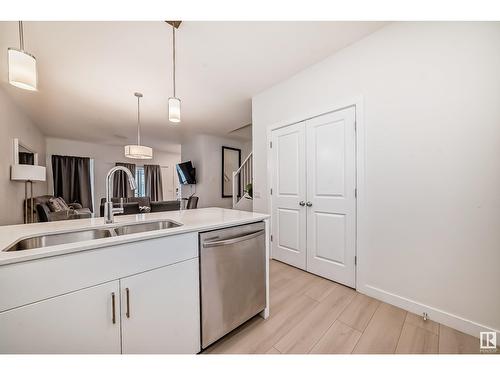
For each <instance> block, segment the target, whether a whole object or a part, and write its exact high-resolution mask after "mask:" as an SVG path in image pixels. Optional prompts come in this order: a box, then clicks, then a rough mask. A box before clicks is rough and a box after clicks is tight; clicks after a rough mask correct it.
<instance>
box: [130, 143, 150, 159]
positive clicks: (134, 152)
mask: <svg viewBox="0 0 500 375" xmlns="http://www.w3.org/2000/svg"><path fill="white" fill-rule="evenodd" d="M125 156H126V157H127V158H130V159H152V158H153V149H152V148H151V147H147V146H140V145H127V146H125Z"/></svg>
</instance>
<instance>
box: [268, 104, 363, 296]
mask: <svg viewBox="0 0 500 375" xmlns="http://www.w3.org/2000/svg"><path fill="white" fill-rule="evenodd" d="M350 107H354V111H355V121H356V189H357V192H356V193H357V195H356V238H355V250H354V253H355V256H356V263H355V266H354V274H355V277H354V279H355V289H358V285H363V283H362V281H361V280H360V264H361V265H362V263H363V260H362V259H360V252H359V249H360V248H363V246H362V240H361V239H362V237H363V236H362V235H361V234H363V233H365V230H364V228H365V224H364V217H365V216H366V215H364V213H365V209H366V208H365V165H366V153H365V148H366V144H365V121H364V99H363V96H362V95H359V96H356V97H353V98H351V99H346V100H342V101H339V102H338V103H336V104H333V105H328V106H319V107H318V108H315V109H313V110H311V111H307V112H304V113H303V114H300V115H297V116H294V117H291V118H289V119H288V120H284V121H279V122H276V123H274V124H272V125H271V126H269V127H268V128H267V131H266V132H267V136H266V142H267V143H266V149H267V181H268V186H267V189H268V190H267V192H266V194H269V193H270V189H271V187H272V186H273V171H272V150H271V147H270V142H271V140H272V132H273V131H274V130H277V129H280V128H284V127H286V126H289V125H293V124H296V123H299V122H302V121H307V120H310V119H312V118H314V117H318V116H322V115H325V114H327V113H331V112H337V111H340V110H343V109H346V108H350ZM267 210H268V212H269V213H270V215H271V216H272V214H273V212H272V197H271V196H270V195H269V200H268V202H267ZM269 224H270V225H271V224H272V220H270V223H269ZM270 229H271V233H272V231H273V228H272V226H271V228H270ZM269 249H270V254H269V256H270V258H271V259H272V257H273V255H272V246H271V244H269Z"/></svg>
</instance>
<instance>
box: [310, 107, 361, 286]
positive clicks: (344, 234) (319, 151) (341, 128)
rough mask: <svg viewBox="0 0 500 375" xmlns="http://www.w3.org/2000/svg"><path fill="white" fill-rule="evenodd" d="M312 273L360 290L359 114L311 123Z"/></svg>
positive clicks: (351, 112) (326, 117) (350, 111)
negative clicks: (357, 269) (357, 261)
mask: <svg viewBox="0 0 500 375" xmlns="http://www.w3.org/2000/svg"><path fill="white" fill-rule="evenodd" d="M306 129H307V130H306V131H307V137H306V138H307V147H306V158H307V270H308V271H310V272H312V273H315V274H318V275H320V276H323V277H326V278H328V279H331V280H334V281H337V282H340V283H342V284H345V285H348V286H351V287H354V286H355V265H354V257H355V253H356V243H355V240H356V198H355V188H356V136H355V109H354V108H347V109H344V110H341V111H337V112H332V113H329V114H326V115H322V116H318V117H315V118H313V119H311V120H308V121H306Z"/></svg>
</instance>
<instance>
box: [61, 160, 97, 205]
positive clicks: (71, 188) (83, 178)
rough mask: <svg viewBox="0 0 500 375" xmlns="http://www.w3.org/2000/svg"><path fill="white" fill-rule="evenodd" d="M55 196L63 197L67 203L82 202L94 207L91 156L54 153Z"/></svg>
mask: <svg viewBox="0 0 500 375" xmlns="http://www.w3.org/2000/svg"><path fill="white" fill-rule="evenodd" d="M52 174H53V178H54V196H56V197H62V198H63V199H64V200H65V201H66V203H80V204H81V205H82V206H83V207H86V208H89V209H90V211H92V212H93V211H94V209H93V207H92V183H91V176H90V158H82V157H78V156H61V155H52Z"/></svg>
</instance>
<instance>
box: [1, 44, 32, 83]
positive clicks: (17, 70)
mask: <svg viewBox="0 0 500 375" xmlns="http://www.w3.org/2000/svg"><path fill="white" fill-rule="evenodd" d="M8 55H9V83H10V84H11V85H13V86H16V87H19V88H21V89H25V90H30V91H36V90H37V76H36V59H35V57H34V56H32V55H30V54H29V53H26V52H24V51H21V50H18V49H15V48H9V49H8Z"/></svg>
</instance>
